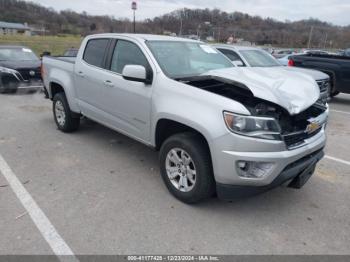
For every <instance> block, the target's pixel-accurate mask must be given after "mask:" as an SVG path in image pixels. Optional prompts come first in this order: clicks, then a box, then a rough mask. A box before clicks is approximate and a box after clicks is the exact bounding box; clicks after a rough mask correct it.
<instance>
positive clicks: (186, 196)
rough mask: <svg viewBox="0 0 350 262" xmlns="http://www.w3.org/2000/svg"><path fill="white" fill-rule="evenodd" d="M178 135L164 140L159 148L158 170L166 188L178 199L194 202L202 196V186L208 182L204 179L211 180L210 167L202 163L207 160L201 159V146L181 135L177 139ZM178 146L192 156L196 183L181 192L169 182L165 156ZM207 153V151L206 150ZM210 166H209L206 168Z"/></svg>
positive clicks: (209, 164) (208, 164)
mask: <svg viewBox="0 0 350 262" xmlns="http://www.w3.org/2000/svg"><path fill="white" fill-rule="evenodd" d="M178 137H179V136H176V137H171V138H169V139H168V140H167V141H166V142H164V144H163V146H162V148H161V150H160V157H159V161H160V171H161V176H162V179H163V181H164V183H165V185H166V186H167V188H168V190H169V191H170V192H171V193H172V194H173V195H174V196H175V197H176V198H178V199H179V200H181V201H183V202H185V203H195V202H198V201H200V200H202V199H203V198H205V197H203V187H206V186H205V184H206V183H208V181H205V180H208V179H209V180H212V168H211V163H204V162H203V161H208V160H206V159H203V152H200V150H203V147H201V146H199V147H196V146H194V144H193V143H191V141H190V140H188V139H185V137H183V138H182V139H177V138H178ZM174 148H179V149H183V150H185V151H186V152H187V153H188V154H189V155H190V157H191V158H192V161H193V163H194V165H195V168H196V183H195V185H194V187H193V189H192V190H191V191H189V192H182V191H180V190H178V189H177V188H175V187H174V185H173V184H172V183H171V181H170V179H169V177H168V175H167V171H166V158H167V155H168V153H169V152H170V151H171V150H172V149H174ZM206 153H209V152H206ZM208 166H210V168H208Z"/></svg>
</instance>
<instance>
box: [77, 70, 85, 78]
mask: <svg viewBox="0 0 350 262" xmlns="http://www.w3.org/2000/svg"><path fill="white" fill-rule="evenodd" d="M77 75H78V76H79V77H81V78H84V77H85V74H84V73H83V72H82V71H79V72H78V73H77Z"/></svg>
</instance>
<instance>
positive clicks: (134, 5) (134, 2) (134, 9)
mask: <svg viewBox="0 0 350 262" xmlns="http://www.w3.org/2000/svg"><path fill="white" fill-rule="evenodd" d="M131 9H132V10H133V12H134V34H135V33H136V10H137V3H136V1H133V2H132V3H131Z"/></svg>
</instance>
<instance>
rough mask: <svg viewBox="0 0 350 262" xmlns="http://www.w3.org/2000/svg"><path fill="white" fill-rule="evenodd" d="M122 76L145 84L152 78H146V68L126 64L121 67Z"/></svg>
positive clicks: (150, 81)
mask: <svg viewBox="0 0 350 262" xmlns="http://www.w3.org/2000/svg"><path fill="white" fill-rule="evenodd" d="M122 76H123V78H124V79H125V80H128V81H134V82H141V83H145V84H150V83H152V80H150V79H148V78H147V72H146V68H145V67H144V66H141V65H126V66H125V67H124V69H123V72H122Z"/></svg>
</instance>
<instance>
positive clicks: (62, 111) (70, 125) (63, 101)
mask: <svg viewBox="0 0 350 262" xmlns="http://www.w3.org/2000/svg"><path fill="white" fill-rule="evenodd" d="M53 115H54V118H55V122H56V125H57V127H58V129H59V130H61V131H62V132H65V133H70V132H74V131H76V130H78V128H79V125H80V118H79V117H77V116H74V113H73V112H71V110H70V108H69V104H68V102H67V98H66V96H65V94H64V93H58V94H56V95H55V96H54V98H53Z"/></svg>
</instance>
